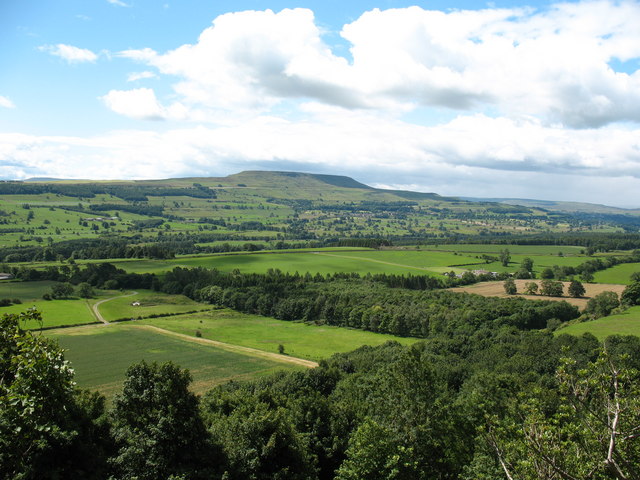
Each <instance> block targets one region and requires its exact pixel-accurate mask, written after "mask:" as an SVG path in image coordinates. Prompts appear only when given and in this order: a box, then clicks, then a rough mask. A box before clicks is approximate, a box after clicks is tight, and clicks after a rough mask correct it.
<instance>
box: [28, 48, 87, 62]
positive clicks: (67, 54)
mask: <svg viewBox="0 0 640 480" xmlns="http://www.w3.org/2000/svg"><path fill="white" fill-rule="evenodd" d="M39 48H40V50H41V51H43V52H47V53H50V54H51V55H54V56H56V57H60V58H62V59H63V60H66V61H67V62H69V63H83V62H95V61H96V60H97V59H98V55H96V54H95V53H93V52H92V51H91V50H87V49H86V48H78V47H74V46H73V45H65V44H63V43H59V44H57V45H43V46H41V47H39Z"/></svg>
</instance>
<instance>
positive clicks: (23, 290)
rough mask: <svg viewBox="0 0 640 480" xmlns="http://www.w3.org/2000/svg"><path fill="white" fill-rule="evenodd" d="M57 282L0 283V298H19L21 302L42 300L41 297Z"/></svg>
mask: <svg viewBox="0 0 640 480" xmlns="http://www.w3.org/2000/svg"><path fill="white" fill-rule="evenodd" d="M56 283H57V282H51V281H48V280H45V281H40V282H16V281H11V282H8V281H2V282H0V298H19V299H20V300H22V301H23V302H33V301H37V300H42V295H44V294H45V293H47V292H49V291H50V290H51V287H52V286H53V285H55V284H56Z"/></svg>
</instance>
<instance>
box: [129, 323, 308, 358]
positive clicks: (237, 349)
mask: <svg viewBox="0 0 640 480" xmlns="http://www.w3.org/2000/svg"><path fill="white" fill-rule="evenodd" d="M130 326H131V327H133V328H138V329H142V330H149V331H152V332H156V333H160V334H162V335H168V336H172V337H176V338H180V339H181V340H185V341H187V342H191V343H198V344H200V345H210V346H212V347H217V348H220V349H222V350H227V351H229V352H234V353H242V354H245V355H251V356H253V357H262V358H266V359H268V360H273V361H276V362H280V363H292V364H294V365H301V366H303V367H307V368H315V367H317V366H318V363H317V362H314V361H312V360H305V359H303V358H297V357H290V356H288V355H280V354H278V353H272V352H265V351H263V350H258V349H256V348H250V347H243V346H241V345H233V344H231V343H224V342H219V341H217V340H210V339H208V338H202V337H192V336H190V335H185V334H184V333H178V332H172V331H171V330H165V329H164V328H160V327H155V326H153V325H130Z"/></svg>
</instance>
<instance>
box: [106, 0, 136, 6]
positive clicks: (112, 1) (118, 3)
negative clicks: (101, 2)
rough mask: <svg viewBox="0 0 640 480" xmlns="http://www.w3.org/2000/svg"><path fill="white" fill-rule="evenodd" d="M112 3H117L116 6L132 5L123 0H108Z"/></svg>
mask: <svg viewBox="0 0 640 480" xmlns="http://www.w3.org/2000/svg"><path fill="white" fill-rule="evenodd" d="M107 2H109V3H110V4H111V5H115V6H116V7H130V6H131V5H129V4H128V3H124V2H123V1H121V0H107Z"/></svg>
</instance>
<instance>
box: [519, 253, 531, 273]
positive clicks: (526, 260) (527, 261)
mask: <svg viewBox="0 0 640 480" xmlns="http://www.w3.org/2000/svg"><path fill="white" fill-rule="evenodd" d="M520 265H521V266H522V268H524V269H525V270H526V271H527V272H533V260H531V259H530V258H529V257H525V258H523V259H522V262H520Z"/></svg>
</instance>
